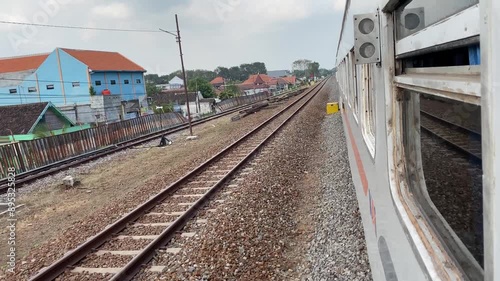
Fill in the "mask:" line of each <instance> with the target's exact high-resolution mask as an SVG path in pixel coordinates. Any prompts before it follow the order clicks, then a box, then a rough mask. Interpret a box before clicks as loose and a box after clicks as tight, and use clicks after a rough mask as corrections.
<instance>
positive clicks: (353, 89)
mask: <svg viewBox="0 0 500 281" xmlns="http://www.w3.org/2000/svg"><path fill="white" fill-rule="evenodd" d="M349 58H350V60H349V64H350V65H351V73H350V75H349V76H350V77H354V79H352V82H351V94H352V103H353V110H352V111H353V113H354V119H355V120H356V122H358V123H359V120H358V114H359V98H358V82H357V81H358V71H357V65H356V64H355V63H354V51H351V53H350V54H349Z"/></svg>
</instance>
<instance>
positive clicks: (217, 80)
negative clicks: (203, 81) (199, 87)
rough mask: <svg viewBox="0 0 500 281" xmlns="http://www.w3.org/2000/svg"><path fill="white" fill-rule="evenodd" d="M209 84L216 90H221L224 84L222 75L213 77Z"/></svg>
mask: <svg viewBox="0 0 500 281" xmlns="http://www.w3.org/2000/svg"><path fill="white" fill-rule="evenodd" d="M210 84H211V85H212V86H213V87H214V88H215V89H217V90H221V88H222V87H223V86H224V85H225V84H226V81H225V79H224V77H220V76H219V77H215V79H214V80H212V81H211V82H210Z"/></svg>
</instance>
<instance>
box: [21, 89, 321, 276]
mask: <svg viewBox="0 0 500 281" xmlns="http://www.w3.org/2000/svg"><path fill="white" fill-rule="evenodd" d="M325 84H326V80H325V81H322V82H321V83H318V84H316V85H315V86H313V87H312V88H311V89H309V90H308V91H307V92H306V93H305V94H303V95H302V97H300V98H299V99H297V100H296V101H294V102H293V103H292V104H290V105H288V106H287V107H286V108H284V109H282V110H281V111H280V112H278V113H276V114H275V115H273V116H272V117H270V118H269V119H267V120H266V121H264V122H263V123H261V124H260V125H259V126H258V127H257V128H254V129H253V130H252V131H250V132H248V133H247V134H246V135H244V136H243V137H241V138H240V139H238V140H237V141H235V142H234V143H232V144H231V145H229V146H227V147H226V148H224V149H223V150H222V151H220V152H219V153H218V154H217V155H215V156H213V157H211V158H210V159H208V160H207V161H205V162H204V163H203V164H201V165H199V166H198V167H196V168H195V169H193V170H192V171H190V172H189V173H188V174H186V175H185V176H183V177H182V178H180V179H178V180H177V181H176V182H174V183H172V184H171V185H170V186H168V187H166V188H165V189H164V190H162V191H161V192H159V193H158V194H156V195H155V196H153V197H151V198H150V199H148V200H147V201H146V202H144V203H142V204H141V205H139V206H138V207H136V208H135V209H134V210H132V211H131V212H129V213H127V214H126V215H124V216H123V217H121V218H120V219H119V220H117V221H116V222H114V223H113V224H111V225H108V226H107V227H106V228H105V229H104V230H102V231H101V232H99V233H98V234H96V235H95V236H93V237H91V238H90V239H88V240H87V241H86V242H84V243H83V244H81V245H80V246H78V247H77V248H76V249H74V250H72V251H69V252H68V253H66V255H64V256H63V257H62V258H60V259H59V260H57V261H55V262H54V263H53V264H52V265H50V266H48V267H46V268H44V269H42V270H41V271H40V272H38V273H37V274H36V275H35V276H33V277H31V279H30V280H32V281H46V280H54V279H55V278H57V277H58V276H60V275H61V274H62V273H63V272H64V271H65V270H66V269H68V268H69V267H71V266H73V265H74V264H76V263H78V262H79V261H80V260H82V259H83V258H85V257H86V256H87V255H88V254H90V253H91V252H92V251H93V250H94V249H97V248H98V247H99V246H101V245H102V244H104V243H105V242H106V241H108V240H109V239H110V238H111V237H113V235H115V234H116V233H119V232H120V231H122V230H123V229H125V228H126V227H127V226H128V225H129V224H130V223H131V222H134V221H136V220H137V219H139V218H140V217H141V216H142V215H143V214H145V213H147V212H148V211H149V210H151V209H153V208H154V207H155V206H157V205H158V204H160V203H161V202H163V201H164V200H165V199H167V198H168V197H169V196H170V195H171V194H172V193H174V192H175V191H177V190H178V189H179V188H180V187H181V185H182V184H184V183H187V182H188V181H189V179H190V178H192V177H193V176H196V175H197V174H198V173H200V172H201V171H203V170H204V169H206V168H207V167H209V166H210V165H211V164H212V163H214V162H215V161H217V160H218V159H220V158H221V157H223V156H224V154H226V153H227V152H229V151H230V150H232V149H233V148H235V147H237V146H238V145H239V144H241V143H242V142H243V141H245V140H246V139H248V138H249V137H250V136H252V135H254V134H255V133H257V132H258V131H260V130H261V129H263V128H264V127H265V126H266V125H267V124H269V123H270V122H271V121H273V120H275V119H276V118H278V117H279V116H281V115H282V114H284V113H285V112H286V111H288V110H289V109H290V108H291V107H293V106H294V105H296V104H298V103H299V102H300V101H301V100H303V99H304V98H306V97H307V96H308V95H309V94H310V93H312V92H314V91H316V90H317V92H316V93H315V94H314V95H313V97H314V96H315V95H317V94H318V93H319V92H320V91H321V89H322V88H323V87H324V85H325ZM311 99H312V97H311V98H310V99H309V100H307V103H308V102H309V101H310V100H311ZM303 106H305V104H304V105H303ZM303 106H302V107H301V108H303ZM299 109H300V108H299ZM297 112H298V111H296V112H295V113H294V115H295V114H296V113H297ZM294 115H292V116H294ZM290 118H291V117H290ZM290 118H288V119H287V120H286V121H288V120H290ZM281 127H282V126H281ZM266 140H267V139H266ZM255 151H256V150H255V149H254V151H253V152H252V154H254V152H255ZM246 159H247V158H246ZM242 162H244V161H242ZM241 165H242V163H239V164H238V166H237V167H240V166H241ZM233 170H234V169H233ZM232 173H234V171H232ZM224 179H226V180H227V177H225V178H224ZM220 183H221V181H219V183H218V184H219V186H220ZM214 192H215V190H214V191H213V192H212V193H211V194H213V193H214ZM205 200H207V199H205ZM203 202H205V201H203ZM203 202H202V200H201V199H200V200H198V201H197V202H196V203H195V206H198V207H199V206H200V204H202V203H203ZM188 212H189V210H188ZM186 213H187V212H186ZM191 215H192V213H191V212H190V215H189V216H191ZM187 219H188V215H183V216H181V217H180V218H178V219H177V220H176V222H175V223H174V224H175V225H176V226H177V227H179V225H182V223H185V222H187ZM168 229H170V231H172V229H173V228H172V227H169V228H168ZM168 236H169V235H168V234H165V232H164V234H163V235H161V236H160V237H163V239H162V241H157V240H158V239H157V240H155V242H156V243H159V242H161V243H163V242H165V241H164V240H165V239H167V238H168ZM167 242H168V240H167ZM161 243H160V244H161ZM152 249H153V248H152V246H151V247H149V246H148V248H147V252H143V254H141V255H140V256H141V257H142V258H143V259H144V258H146V259H148V258H149V257H150V256H151V250H152ZM133 261H134V263H133V264H132V263H129V265H128V266H127V267H126V271H127V274H128V272H129V271H130V270H131V269H133V268H132V267H133V266H135V265H136V264H137V262H138V260H137V259H136V258H134V259H133ZM141 264H142V263H141ZM124 270H125V269H124ZM136 270H137V269H134V270H132V271H134V272H136Z"/></svg>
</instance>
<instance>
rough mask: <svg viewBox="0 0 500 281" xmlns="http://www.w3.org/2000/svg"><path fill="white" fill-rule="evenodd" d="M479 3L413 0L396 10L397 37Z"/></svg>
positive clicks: (473, 0) (475, 1)
mask: <svg viewBox="0 0 500 281" xmlns="http://www.w3.org/2000/svg"><path fill="white" fill-rule="evenodd" d="M478 3H479V0H442V1H439V4H436V1H431V0H412V1H411V2H410V3H409V4H408V5H406V6H404V7H401V8H400V9H399V10H398V11H397V12H396V26H397V39H398V40H399V39H402V38H404V37H407V36H409V35H411V34H413V33H415V32H418V31H420V30H422V29H424V28H425V27H427V26H430V25H432V24H434V23H437V22H439V21H441V20H443V19H446V18H448V17H450V16H452V15H454V14H456V13H458V12H460V11H463V10H465V9H467V8H469V7H471V6H473V5H475V4H478ZM436 5H439V7H437V6H436Z"/></svg>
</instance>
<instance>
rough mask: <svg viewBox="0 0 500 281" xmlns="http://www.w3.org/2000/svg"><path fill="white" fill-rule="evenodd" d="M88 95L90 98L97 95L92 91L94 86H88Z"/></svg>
mask: <svg viewBox="0 0 500 281" xmlns="http://www.w3.org/2000/svg"><path fill="white" fill-rule="evenodd" d="M89 94H90V95H91V96H95V95H97V93H96V91H95V89H94V86H90V88H89Z"/></svg>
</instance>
